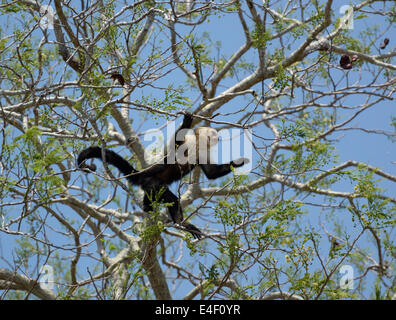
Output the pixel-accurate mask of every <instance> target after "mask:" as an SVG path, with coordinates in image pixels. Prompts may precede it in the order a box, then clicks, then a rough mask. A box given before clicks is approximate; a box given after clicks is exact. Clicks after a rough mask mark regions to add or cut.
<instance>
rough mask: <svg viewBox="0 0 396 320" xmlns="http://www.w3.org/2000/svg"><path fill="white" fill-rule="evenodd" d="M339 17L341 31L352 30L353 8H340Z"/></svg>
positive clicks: (348, 6)
mask: <svg viewBox="0 0 396 320" xmlns="http://www.w3.org/2000/svg"><path fill="white" fill-rule="evenodd" d="M339 12H340V14H342V15H343V16H342V17H341V21H340V25H341V29H349V30H352V29H353V7H352V6H350V5H344V6H342V7H340V11H339Z"/></svg>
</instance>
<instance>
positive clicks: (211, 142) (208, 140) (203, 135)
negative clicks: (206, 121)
mask: <svg viewBox="0 0 396 320" xmlns="http://www.w3.org/2000/svg"><path fill="white" fill-rule="evenodd" d="M195 134H196V136H197V137H198V140H199V146H200V147H202V146H205V145H206V146H207V148H210V147H212V146H215V145H216V144H217V143H218V142H219V136H218V134H217V130H216V129H213V128H210V127H198V128H197V129H196V130H195Z"/></svg>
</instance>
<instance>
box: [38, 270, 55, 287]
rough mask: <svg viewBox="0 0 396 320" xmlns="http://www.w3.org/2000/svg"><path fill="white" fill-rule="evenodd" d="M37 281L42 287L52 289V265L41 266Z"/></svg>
mask: <svg viewBox="0 0 396 320" xmlns="http://www.w3.org/2000/svg"><path fill="white" fill-rule="evenodd" d="M39 283H40V286H41V287H42V288H43V289H47V290H53V289H54V268H53V267H52V266H50V265H48V264H45V265H43V266H42V267H41V269H40V277H39Z"/></svg>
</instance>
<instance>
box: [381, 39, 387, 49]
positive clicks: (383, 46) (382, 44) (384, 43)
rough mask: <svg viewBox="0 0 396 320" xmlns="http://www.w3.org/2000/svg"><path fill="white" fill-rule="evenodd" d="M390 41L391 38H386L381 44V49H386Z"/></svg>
mask: <svg viewBox="0 0 396 320" xmlns="http://www.w3.org/2000/svg"><path fill="white" fill-rule="evenodd" d="M388 43H389V38H385V39H384V41H383V42H382V43H381V45H380V49H382V50H384V49H385V48H386V46H387V45H388Z"/></svg>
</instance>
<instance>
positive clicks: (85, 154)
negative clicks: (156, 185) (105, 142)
mask: <svg viewBox="0 0 396 320" xmlns="http://www.w3.org/2000/svg"><path fill="white" fill-rule="evenodd" d="M92 158H96V159H100V160H102V148H100V147H89V148H87V149H85V150H83V151H81V152H80V154H79V155H78V158H77V165H78V167H79V168H81V169H83V168H90V166H88V165H86V164H85V161H86V160H88V159H92ZM105 160H106V162H107V163H109V164H111V165H113V166H115V167H116V168H117V169H118V170H120V172H121V173H122V174H123V175H124V176H127V179H128V180H129V181H130V182H131V183H132V184H135V183H136V182H135V181H134V179H133V176H128V175H130V174H131V173H138V172H139V171H137V170H135V168H134V167H132V166H131V164H130V163H129V162H128V161H126V160H125V159H124V158H123V157H121V156H120V155H118V154H117V153H115V152H114V151H111V150H108V149H105ZM92 171H95V170H92Z"/></svg>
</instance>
